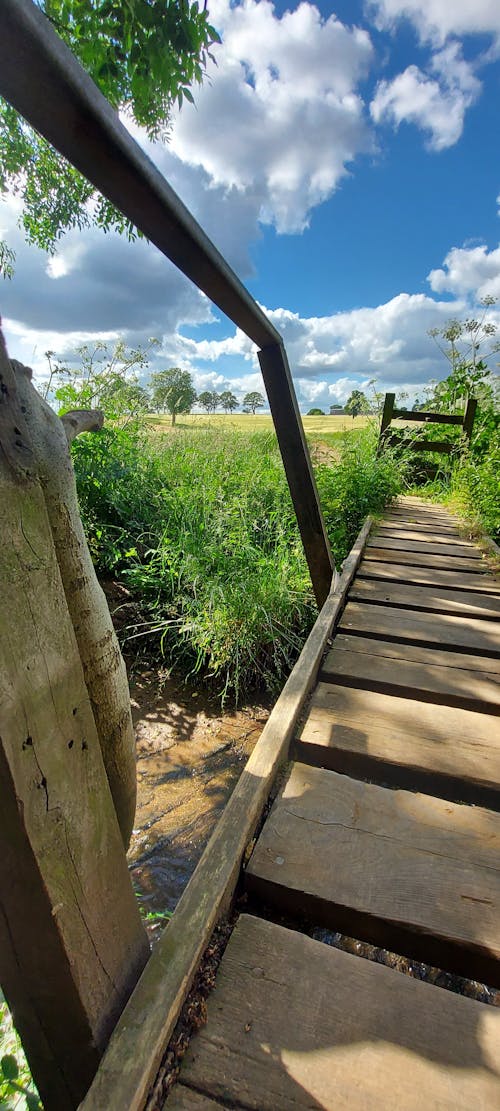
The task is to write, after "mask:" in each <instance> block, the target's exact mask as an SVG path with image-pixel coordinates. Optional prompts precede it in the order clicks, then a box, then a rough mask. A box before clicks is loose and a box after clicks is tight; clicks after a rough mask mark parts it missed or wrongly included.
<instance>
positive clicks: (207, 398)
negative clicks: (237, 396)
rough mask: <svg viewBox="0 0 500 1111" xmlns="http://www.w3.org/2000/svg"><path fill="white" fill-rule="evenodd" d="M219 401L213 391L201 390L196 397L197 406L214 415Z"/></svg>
mask: <svg viewBox="0 0 500 1111" xmlns="http://www.w3.org/2000/svg"><path fill="white" fill-rule="evenodd" d="M219 401H220V398H219V395H218V393H216V391H215V390H203V391H202V393H200V394H199V395H198V404H199V405H201V407H202V409H205V412H206V413H215V410H216V408H217V406H218V404H219Z"/></svg>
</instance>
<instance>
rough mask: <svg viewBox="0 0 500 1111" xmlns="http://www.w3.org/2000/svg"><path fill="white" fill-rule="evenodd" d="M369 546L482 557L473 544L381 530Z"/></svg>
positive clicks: (390, 549)
mask: <svg viewBox="0 0 500 1111" xmlns="http://www.w3.org/2000/svg"><path fill="white" fill-rule="evenodd" d="M368 547H371V548H387V549H388V551H393V552H419V553H422V555H442V556H453V557H455V556H463V557H464V558H465V559H477V560H480V559H481V553H480V552H479V551H478V550H477V548H475V547H474V546H473V545H472V544H445V543H439V542H437V543H436V542H435V541H432V542H430V541H426V540H403V539H401V538H400V539H399V540H398V539H397V537H392V536H384V535H383V533H381V532H380V531H379V530H377V531H376V532H374V533H373V535H372V537H371V538H370V540H369V541H368Z"/></svg>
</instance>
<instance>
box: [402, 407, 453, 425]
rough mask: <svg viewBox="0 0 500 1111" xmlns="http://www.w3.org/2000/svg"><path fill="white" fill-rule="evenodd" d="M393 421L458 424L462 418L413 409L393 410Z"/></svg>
mask: <svg viewBox="0 0 500 1111" xmlns="http://www.w3.org/2000/svg"><path fill="white" fill-rule="evenodd" d="M392 419H393V420H410V421H418V422H419V423H422V424H460V425H463V423H464V418H463V416H462V417H460V416H458V415H450V414H449V413H424V412H421V413H420V412H415V410H414V409H394V414H393V418H392Z"/></svg>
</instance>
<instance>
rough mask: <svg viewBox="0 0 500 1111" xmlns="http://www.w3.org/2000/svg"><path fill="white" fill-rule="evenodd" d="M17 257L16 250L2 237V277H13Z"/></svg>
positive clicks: (0, 273) (0, 264)
mask: <svg viewBox="0 0 500 1111" xmlns="http://www.w3.org/2000/svg"><path fill="white" fill-rule="evenodd" d="M15 258H16V256H15V254H14V251H12V250H11V249H10V247H8V246H7V244H6V242H5V240H3V239H0V276H1V277H2V278H12V276H13V274H14V262H15Z"/></svg>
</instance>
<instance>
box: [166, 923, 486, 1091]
mask: <svg viewBox="0 0 500 1111" xmlns="http://www.w3.org/2000/svg"><path fill="white" fill-rule="evenodd" d="M499 1044H500V1012H498V1010H497V1009H496V1008H494V1007H487V1006H485V1005H483V1004H480V1003H476V1002H474V1001H472V1000H470V999H465V998H463V997H462V996H459V995H454V994H453V993H452V992H448V991H443V990H442V989H441V988H437V987H434V986H433V985H431V984H425V983H421V982H419V981H418V980H414V979H411V978H410V977H408V976H403V975H401V974H400V973H398V972H395V971H393V970H392V969H390V968H384V967H382V966H381V965H378V964H375V963H373V962H371V961H367V960H361V959H360V958H359V957H355V956H351V954H348V953H342V952H340V951H339V950H337V949H333V948H331V947H330V946H327V945H324V944H323V943H322V942H320V941H314V940H312V939H311V938H310V937H306V936H305V935H304V934H300V933H294V932H292V931H291V930H287V929H284V928H283V927H282V926H276V925H274V924H273V923H271V922H265V921H260V920H258V919H256V918H251V917H249V916H247V915H243V916H242V917H241V918H240V919H239V921H238V924H237V926H236V929H235V931H234V933H233V935H232V938H231V940H230V942H229V945H228V948H227V950H226V953H225V955H224V958H223V961H222V965H221V967H220V970H219V975H218V977H217V983H216V987H215V991H214V992H213V994H212V995H211V996H210V999H209V1003H208V1023H207V1025H206V1026H204V1027H203V1028H202V1029H201V1030H200V1031H199V1032H198V1033H197V1034H196V1035H195V1037H194V1038H193V1040H192V1042H191V1045H190V1047H189V1050H188V1052H187V1054H186V1057H185V1060H184V1062H183V1066H182V1070H181V1074H180V1080H181V1084H182V1082H184V1083H185V1084H186V1085H189V1088H190V1089H191V1090H193V1091H194V1092H196V1094H197V1095H198V1094H203V1095H205V1096H206V1097H207V1099H210V1098H211V1097H213V1098H214V1099H215V1101H216V1102H217V1103H218V1104H222V1106H223V1107H226V1106H229V1107H234V1108H236V1107H238V1108H241V1109H252V1111H315V1109H318V1111H319V1109H321V1111H382V1109H383V1111H402V1109H403V1108H404V1111H422V1108H429V1109H433V1111H434V1109H435V1111H437V1109H438V1108H439V1111H470V1109H471V1108H480V1109H481V1111H496V1109H497V1107H498V1104H499V1102H500V1080H499V1072H500V1060H499V1048H498V1047H499ZM175 1099H176V1089H175V1088H174V1091H173V1093H172V1095H171V1096H170V1098H169V1100H168V1101H167V1103H166V1105H165V1111H171V1109H172V1111H178V1108H179V1111H180V1108H182V1111H184V1108H186V1107H189V1106H190V1104H189V1103H187V1104H184V1105H183V1104H182V1103H181V1104H180V1105H178V1104H176V1102H175ZM191 1106H192V1108H193V1111H195V1108H196V1107H197V1104H196V1102H194V1101H193V1104H192V1105H191ZM201 1106H202V1107H203V1104H202V1105H201ZM207 1107H210V1104H208V1105H207Z"/></svg>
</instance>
